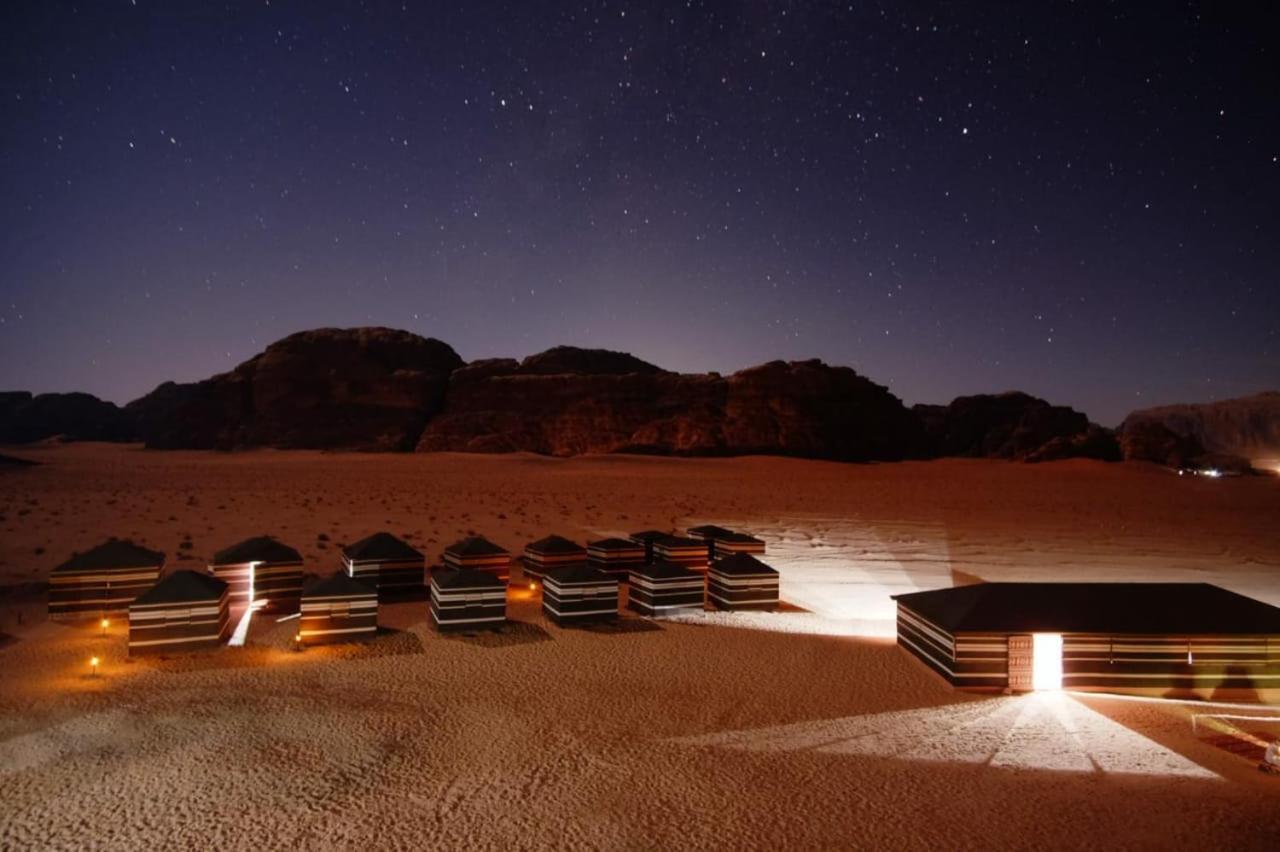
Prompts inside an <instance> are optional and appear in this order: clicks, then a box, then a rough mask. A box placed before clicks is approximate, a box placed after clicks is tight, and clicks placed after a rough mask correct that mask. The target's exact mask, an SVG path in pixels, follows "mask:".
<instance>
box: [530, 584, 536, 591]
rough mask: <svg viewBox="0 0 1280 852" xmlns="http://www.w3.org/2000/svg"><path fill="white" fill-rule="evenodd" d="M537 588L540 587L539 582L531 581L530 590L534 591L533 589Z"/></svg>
mask: <svg viewBox="0 0 1280 852" xmlns="http://www.w3.org/2000/svg"><path fill="white" fill-rule="evenodd" d="M537 588H538V584H537V583H530V584H529V590H530V591H533V590H535V589H537Z"/></svg>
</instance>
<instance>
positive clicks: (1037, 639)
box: [1031, 633, 1062, 690]
mask: <svg viewBox="0 0 1280 852" xmlns="http://www.w3.org/2000/svg"><path fill="white" fill-rule="evenodd" d="M1031 688H1032V689H1035V690H1045V689H1062V634H1061V633H1034V634H1032V636H1031Z"/></svg>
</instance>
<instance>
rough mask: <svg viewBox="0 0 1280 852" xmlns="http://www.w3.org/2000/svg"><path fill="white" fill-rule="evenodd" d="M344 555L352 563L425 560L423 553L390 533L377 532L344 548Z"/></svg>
mask: <svg viewBox="0 0 1280 852" xmlns="http://www.w3.org/2000/svg"><path fill="white" fill-rule="evenodd" d="M342 555H343V556H346V557H347V558H348V559H350V560H351V561H352V562H363V561H370V562H374V561H384V562H405V561H408V560H410V559H423V558H425V557H424V556H423V555H422V551H420V550H418V549H417V548H415V547H414V546H413V545H411V544H409V543H408V542H407V541H405V540H403V539H400V538H397V537H396V536H393V535H392V534H391V533H389V532H376V533H374V534H373V535H370V536H365V537H364V538H362V539H360V540H359V541H357V542H356V543H355V544H349V545H347V546H346V547H344V548H342Z"/></svg>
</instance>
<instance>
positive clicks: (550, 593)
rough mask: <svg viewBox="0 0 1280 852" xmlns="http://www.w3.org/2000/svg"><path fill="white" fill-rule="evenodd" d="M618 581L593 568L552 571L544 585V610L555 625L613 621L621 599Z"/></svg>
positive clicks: (587, 566)
mask: <svg viewBox="0 0 1280 852" xmlns="http://www.w3.org/2000/svg"><path fill="white" fill-rule="evenodd" d="M620 588H621V586H620V585H619V583H618V579H617V578H616V577H614V576H613V575H612V574H610V573H609V572H607V571H602V570H600V569H599V568H595V567H592V566H591V565H566V566H564V567H563V568H555V569H553V570H552V571H549V572H548V573H547V575H546V577H545V578H544V580H543V584H542V610H543V612H545V613H546V614H547V616H548V617H550V618H551V620H552V621H554V622H555V623H556V624H560V625H565V624H582V623H586V622H593V621H612V620H613V619H615V618H617V617H618V603H619V599H620V598H621V597H622V596H621V594H620Z"/></svg>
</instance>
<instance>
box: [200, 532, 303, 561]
mask: <svg viewBox="0 0 1280 852" xmlns="http://www.w3.org/2000/svg"><path fill="white" fill-rule="evenodd" d="M301 561H302V554H301V553H299V552H298V551H296V550H294V549H293V548H292V547H290V546H289V545H287V544H283V543H281V542H279V541H276V540H275V539H274V538H272V537H271V536H269V535H260V536H257V537H256V538H246V539H245V540H244V541H242V542H239V543H237V544H233V545H231V546H230V547H228V548H226V549H224V550H219V551H218V552H217V553H215V554H213V563H212V564H214V565H239V564H241V563H244V562H276V563H280V562H283V563H289V562H301Z"/></svg>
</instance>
